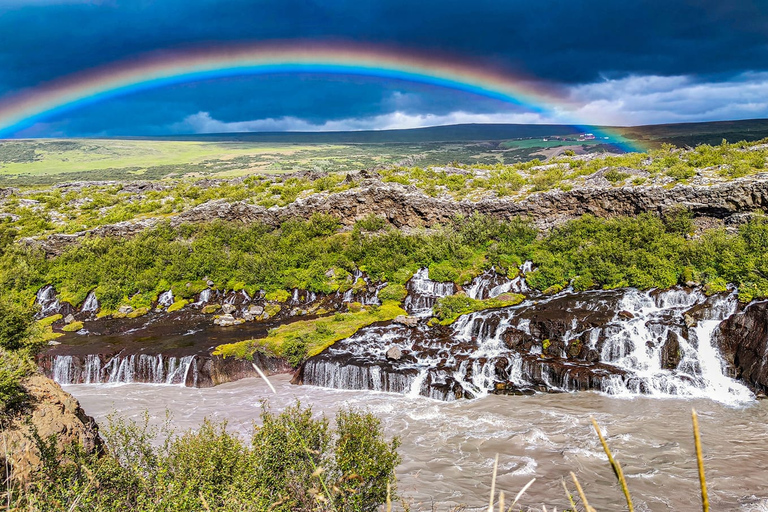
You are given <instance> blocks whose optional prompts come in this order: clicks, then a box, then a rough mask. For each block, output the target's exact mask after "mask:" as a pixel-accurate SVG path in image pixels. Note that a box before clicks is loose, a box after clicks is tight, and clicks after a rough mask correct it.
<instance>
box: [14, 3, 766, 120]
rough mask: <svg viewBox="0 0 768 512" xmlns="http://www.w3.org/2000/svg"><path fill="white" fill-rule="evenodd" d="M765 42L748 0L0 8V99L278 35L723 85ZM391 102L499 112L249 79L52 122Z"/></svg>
mask: <svg viewBox="0 0 768 512" xmlns="http://www.w3.org/2000/svg"><path fill="white" fill-rule="evenodd" d="M766 34H768V2H764V1H762V0H754V1H749V0H742V1H735V2H730V3H728V2H722V1H717V2H716V1H712V0H704V1H692V0H691V1H670V0H666V1H661V0H647V1H641V2H618V1H587V0H571V1H567V2H566V1H562V0H536V1H534V0H530V1H513V0H497V1H489V0H473V1H470V2H457V1H449V0H441V1H437V0H419V1H414V0H408V1H406V0H394V1H377V2H372V1H364V0H356V1H347V0H339V1H330V0H318V1H308V0H279V1H270V2H262V1H248V0H236V1H227V2H223V1H212V0H164V1H162V2H151V1H136V0H133V1H129V2H122V1H117V0H111V1H110V0H104V1H86V0H71V1H67V0H53V1H46V0H0V93H7V92H10V91H13V90H17V89H20V88H24V87H29V86H33V85H35V84H38V83H40V82H44V81H46V80H50V79H53V78H56V77H58V76H61V75H65V74H69V73H72V72H75V71H78V70H83V69H87V68H90V67H93V66H98V65H100V64H104V63H107V62H112V61H115V60H120V59H125V58H130V57H131V56H134V55H137V54H141V53H144V52H149V51H153V50H157V49H164V48H184V47H187V46H192V45H195V46H197V45H200V44H205V43H207V42H227V41H268V40H284V39H292V38H303V39H320V40H338V41H353V42H354V41H357V42H364V43H375V44H384V45H393V46H396V47H398V48H401V49H402V51H409V50H410V49H414V50H416V51H419V52H435V53H439V54H440V55H442V56H446V55H448V56H455V57H456V58H457V59H463V60H467V61H472V62H475V63H482V64H486V65H489V66H497V67H499V68H501V69H505V70H509V71H513V72H515V71H520V72H524V73H526V74H529V75H533V76H535V77H538V78H541V79H545V80H550V81H553V82H558V83H562V84H565V85H566V86H572V87H578V86H581V85H585V84H593V83H600V81H602V80H606V79H607V80H618V81H619V82H618V83H623V82H621V81H622V80H625V79H626V78H627V77H630V76H644V75H648V76H686V77H687V78H686V79H687V80H688V82H687V83H689V84H690V83H692V82H697V81H700V82H702V83H707V82H711V81H713V80H714V81H720V82H728V81H729V80H732V79H733V78H734V77H743V75H744V73H745V72H759V71H765V70H768V43H766V40H767V38H766ZM395 104H397V105H395ZM138 107H144V108H138ZM146 107H151V108H146ZM395 107H397V110H398V111H399V112H405V113H410V114H421V113H430V114H436V115H442V114H446V113H448V112H451V111H459V110H461V111H467V112H476V113H485V112H491V111H505V110H508V107H505V106H503V105H500V104H499V103H498V102H492V101H490V100H481V99H478V98H476V97H473V96H471V95H467V94H458V93H453V92H450V91H441V90H436V89H434V88H428V87H419V86H414V85H411V84H402V83H397V82H391V81H385V82H381V81H372V80H363V79H318V78H312V77H303V78H302V77H275V78H271V79H270V78H266V79H264V78H253V77H251V78H242V79H234V80H227V81H217V82H216V83H208V84H198V85H196V86H190V87H177V88H174V90H172V91H171V90H161V91H153V92H149V93H143V94H141V95H137V96H134V97H130V98H124V99H120V100H114V101H113V102H110V104H109V105H106V104H105V105H100V106H94V107H91V108H89V109H86V110H83V111H82V112H80V113H78V114H77V115H72V116H71V118H70V117H66V118H65V117H62V118H61V119H59V120H55V121H57V122H61V123H63V124H62V126H64V127H65V128H64V129H69V130H77V131H78V133H89V132H92V133H97V132H101V131H102V130H106V131H108V132H109V131H112V132H115V130H118V131H120V132H123V131H126V132H131V131H132V130H133V129H134V128H136V129H138V128H139V127H142V128H141V129H145V130H146V129H150V128H147V127H161V126H164V125H168V124H171V123H173V122H176V121H179V120H181V119H183V118H185V117H186V116H189V115H192V114H195V113H198V112H207V113H209V114H210V116H211V117H212V118H214V119H217V120H220V121H223V122H230V121H232V122H233V121H241V120H247V119H262V118H268V117H280V116H295V117H300V118H301V119H305V120H308V121H311V122H314V123H320V122H323V121H325V120H332V119H344V118H352V117H358V118H359V117H365V116H376V115H382V114H386V113H391V112H393V111H394V110H395ZM67 127H68V128H67ZM158 129H161V128H158Z"/></svg>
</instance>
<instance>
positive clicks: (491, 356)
mask: <svg viewBox="0 0 768 512" xmlns="http://www.w3.org/2000/svg"><path fill="white" fill-rule="evenodd" d="M438 284H439V283H438ZM413 288H414V289H415V290H416V291H417V294H416V297H417V299H415V300H414V301H412V302H411V306H412V309H411V311H412V312H415V313H419V314H422V315H425V313H424V312H423V310H420V309H418V308H415V307H413V306H414V304H416V300H418V298H421V297H424V296H429V295H428V294H432V295H437V293H438V292H439V293H442V292H445V291H447V290H444V289H440V290H438V292H436V291H435V289H436V287H435V283H434V282H432V281H429V280H428V278H426V277H425V275H424V273H422V274H421V275H419V278H418V280H417V281H416V284H415V285H413ZM486 289H490V288H486ZM617 294H620V295H618V298H617ZM569 297H570V299H569V300H570V302H569V304H570V307H572V308H573V309H574V310H578V311H580V312H581V313H579V314H580V315H588V314H591V312H592V311H594V312H596V313H599V314H602V315H605V316H607V320H606V321H605V323H603V324H601V325H598V326H594V327H593V326H589V324H587V327H586V328H585V327H584V326H583V325H582V326H581V327H579V325H577V322H576V317H574V319H573V325H571V327H570V329H569V330H567V332H565V334H564V335H563V336H562V339H563V340H565V341H566V342H568V341H569V340H574V339H583V340H586V344H587V345H588V348H591V349H593V350H594V349H598V348H600V351H599V354H597V355H598V356H599V360H600V362H601V363H608V364H610V365H611V366H613V367H614V368H615V369H616V370H614V371H612V372H608V371H604V370H595V373H594V376H593V377H592V380H593V382H595V385H596V386H597V388H598V389H600V390H602V391H603V392H605V393H607V394H610V395H618V396H627V397H631V396H637V395H639V394H645V395H651V396H654V397H657V398H665V397H696V398H710V399H713V400H716V401H720V402H723V403H727V404H739V403H747V402H750V401H752V400H754V396H753V394H752V393H751V392H750V391H749V389H748V388H747V387H746V386H744V385H742V384H740V383H739V382H737V381H735V380H733V379H732V378H730V377H729V376H728V375H727V373H728V370H727V368H726V364H725V362H724V361H723V359H722V356H721V355H720V353H719V351H718V349H717V347H716V344H715V341H714V339H713V332H714V331H715V329H716V327H717V326H718V324H719V323H720V322H721V321H722V320H724V319H725V318H727V317H728V316H730V315H731V314H733V313H734V312H735V310H736V307H737V302H736V297H735V294H733V293H732V294H730V295H727V296H720V297H712V298H707V297H705V296H704V295H703V294H701V293H700V292H698V291H693V292H689V291H686V290H683V289H678V288H675V289H671V290H667V291H661V292H658V291H657V292H640V291H638V290H635V289H628V290H623V291H621V292H600V291H597V292H586V293H581V294H578V295H576V294H573V293H572V292H570V291H566V292H563V293H561V294H559V295H557V296H552V297H543V298H541V299H539V300H538V302H533V301H526V302H524V303H522V304H520V305H519V306H514V307H510V308H504V309H502V310H489V311H482V312H478V313H473V314H470V315H465V316H463V317H461V318H459V320H457V321H456V323H455V324H454V325H453V327H452V331H453V334H452V336H451V337H450V339H449V340H445V339H437V338H434V334H432V331H431V330H430V329H429V328H426V327H425V326H424V325H421V326H420V327H418V328H417V329H408V328H404V327H402V326H398V325H390V326H383V327H374V328H368V329H363V330H361V331H360V332H358V333H357V334H355V335H354V336H353V337H352V338H350V339H348V340H344V341H342V342H339V343H337V344H336V345H334V346H333V347H331V348H330V349H328V351H327V352H326V353H325V354H324V355H323V356H321V357H318V358H317V359H314V360H310V361H309V362H308V363H307V365H306V368H305V380H304V381H305V382H306V383H309V384H314V385H319V386H323V387H330V388H339V389H371V390H385V391H391V392H398V393H403V394H414V393H419V392H420V393H421V394H423V395H425V396H431V397H434V398H441V399H443V400H453V399H454V398H455V393H456V388H450V389H447V390H446V389H445V388H444V389H443V391H439V390H437V389H435V388H434V386H430V385H425V380H426V379H425V377H426V375H427V374H429V375H430V380H428V383H429V382H432V383H436V384H438V387H440V386H443V385H449V386H450V385H451V384H450V383H451V382H455V383H456V384H457V385H458V386H460V389H461V390H463V394H464V395H469V396H472V397H480V396H484V395H486V394H488V393H490V392H492V391H494V389H495V387H496V384H497V383H498V382H499V378H498V377H497V375H498V372H499V371H500V368H501V374H503V375H504V376H505V377H504V379H503V382H507V383H511V384H513V385H514V387H515V388H518V389H525V388H531V387H534V388H536V387H539V386H541V385H544V386H546V387H547V388H548V389H554V390H557V389H561V390H565V391H570V390H576V389H581V388H582V387H583V384H580V382H579V381H578V380H576V379H574V378H573V377H572V376H571V375H570V373H569V371H570V370H569V365H571V364H572V363H571V362H570V360H567V361H565V360H562V361H564V362H561V363H559V364H563V365H564V367H565V373H564V375H563V377H562V378H561V379H558V380H557V381H553V380H552V377H551V375H550V370H549V369H548V367H547V364H549V363H548V362H547V361H546V360H540V359H539V358H540V354H541V353H542V351H541V345H536V344H534V345H533V346H532V348H531V349H530V351H529V352H527V353H525V352H520V351H519V350H510V349H509V348H508V347H507V346H506V345H505V343H504V341H503V340H502V336H503V335H504V333H505V331H507V330H508V329H510V328H514V329H517V330H518V331H520V332H523V333H527V334H528V335H531V336H532V335H533V334H532V326H531V322H530V320H529V317H531V315H533V317H536V312H537V311H539V310H540V309H542V308H543V306H544V305H545V304H546V303H547V302H549V301H556V300H562V298H569ZM406 302H407V301H406ZM693 306H697V307H699V308H700V310H699V312H698V313H696V315H697V316H698V317H700V318H699V319H698V321H697V322H696V325H695V326H692V327H690V328H687V327H686V325H685V321H686V315H687V311H688V310H690V309H691V308H692V307H693ZM620 311H624V312H629V313H630V314H631V316H632V318H625V317H624V316H627V315H625V314H624V313H622V314H623V315H624V316H621V315H619V313H618V312H620ZM611 317H613V318H612V319H611ZM689 319H690V317H689ZM580 329H581V330H580ZM670 336H673V337H676V338H677V340H678V343H679V355H680V362H679V364H678V365H677V367H676V368H674V369H667V368H665V367H664V366H663V365H664V361H663V358H662V351H663V349H664V347H665V345H666V343H667V340H668V338H669V337H670ZM600 340H602V343H601V346H600V347H598V342H599V341H600ZM393 346H394V347H398V348H399V349H400V350H401V352H402V353H403V354H405V355H406V356H407V357H404V358H403V359H402V360H400V361H387V360H386V355H385V353H386V351H387V350H388V349H389V348H390V347H393ZM561 357H563V358H564V357H565V354H564V353H563V354H561ZM580 364H581V366H579V367H578V368H583V367H584V365H585V363H584V362H581V363H580ZM578 368H577V367H574V369H573V370H574V371H577V370H578ZM578 371H581V370H578ZM601 372H602V373H601ZM622 372H624V373H626V376H624V377H622V376H621V375H620V374H621V373H622ZM416 379H419V382H418V383H417V382H416Z"/></svg>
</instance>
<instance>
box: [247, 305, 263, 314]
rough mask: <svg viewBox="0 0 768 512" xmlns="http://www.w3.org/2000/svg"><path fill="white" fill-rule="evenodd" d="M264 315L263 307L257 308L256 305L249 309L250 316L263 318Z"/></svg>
mask: <svg viewBox="0 0 768 512" xmlns="http://www.w3.org/2000/svg"><path fill="white" fill-rule="evenodd" d="M263 313H264V307H263V306H257V305H255V304H254V305H252V306H250V307H248V314H249V315H252V316H254V317H257V316H261V315H262V314H263Z"/></svg>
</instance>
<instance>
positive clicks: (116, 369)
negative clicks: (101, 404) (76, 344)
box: [51, 354, 198, 386]
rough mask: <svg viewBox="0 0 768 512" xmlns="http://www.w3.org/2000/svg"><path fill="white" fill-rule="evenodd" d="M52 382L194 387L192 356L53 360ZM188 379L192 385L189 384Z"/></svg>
mask: <svg viewBox="0 0 768 512" xmlns="http://www.w3.org/2000/svg"><path fill="white" fill-rule="evenodd" d="M51 378H53V380H54V381H56V382H58V383H59V384H118V383H123V384H125V383H131V382H146V383H150V384H166V385H182V386H184V385H186V384H187V383H190V384H191V385H192V386H195V385H197V378H198V372H197V361H196V357H195V356H183V357H175V356H170V357H165V356H163V355H162V354H157V355H148V354H130V355H125V356H124V355H121V354H118V355H115V356H113V357H111V358H105V357H103V356H100V355H95V354H89V355H87V356H84V357H83V358H80V357H76V356H71V355H65V356H64V355H62V356H54V358H53V361H52V364H51ZM190 379H191V382H190Z"/></svg>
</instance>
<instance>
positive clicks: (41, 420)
mask: <svg viewBox="0 0 768 512" xmlns="http://www.w3.org/2000/svg"><path fill="white" fill-rule="evenodd" d="M25 387H26V389H27V391H28V392H29V394H30V406H29V409H28V410H27V411H26V412H25V414H23V415H22V416H20V417H18V418H16V419H15V420H13V421H12V422H11V424H10V425H9V426H8V428H6V429H5V430H4V431H3V432H2V434H0V443H2V449H3V453H5V455H4V456H0V480H2V481H3V482H5V481H6V480H7V478H8V475H7V471H8V468H9V467H10V470H11V477H12V478H13V479H15V480H17V481H19V482H22V483H23V482H26V481H27V480H28V479H29V477H30V475H31V474H32V473H33V472H34V471H35V470H36V469H38V468H39V467H40V465H41V460H40V454H39V452H38V450H37V447H36V446H35V441H34V440H33V437H32V433H33V432H34V431H37V434H38V435H39V436H40V438H41V439H43V440H47V439H48V438H49V437H50V436H56V447H57V449H58V451H59V453H63V452H64V451H65V450H66V449H67V447H68V446H72V445H73V444H77V443H79V444H80V445H82V447H83V448H84V449H85V451H86V452H87V453H100V452H101V450H102V441H101V438H100V437H99V432H98V427H97V425H96V423H95V422H94V420H93V418H91V417H90V416H88V415H87V414H85V412H84V411H83V409H82V408H81V407H80V404H79V403H78V401H77V400H75V398H74V397H72V395H70V394H69V393H67V392H65V391H64V390H63V389H61V387H60V386H59V385H58V384H56V383H55V382H53V381H52V380H51V379H49V378H47V377H44V376H43V375H34V376H32V377H30V378H29V379H28V380H27V381H26V383H25Z"/></svg>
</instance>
